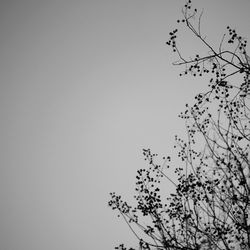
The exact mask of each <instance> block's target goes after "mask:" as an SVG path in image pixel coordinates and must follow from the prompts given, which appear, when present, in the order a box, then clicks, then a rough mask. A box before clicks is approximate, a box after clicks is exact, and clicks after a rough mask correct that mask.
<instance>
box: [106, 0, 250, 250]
mask: <svg viewBox="0 0 250 250" xmlns="http://www.w3.org/2000/svg"><path fill="white" fill-rule="evenodd" d="M182 14H183V17H182V19H181V20H178V21H177V22H178V23H179V25H184V27H186V28H187V29H188V30H189V31H191V33H192V34H193V35H194V36H195V38H196V39H198V41H200V42H201V44H203V45H204V46H205V48H206V51H207V52H206V54H205V55H198V54H197V55H195V56H194V57H192V58H189V59H186V58H184V57H183V56H182V53H181V50H180V48H179V47H178V44H177V33H178V29H174V30H173V31H172V32H170V39H169V41H167V44H168V45H169V46H171V48H172V49H173V52H174V53H176V54H177V56H178V61H177V62H175V63H174V64H175V65H183V66H184V67H185V69H184V71H183V72H182V73H181V75H187V74H191V75H192V76H194V77H195V76H201V77H204V75H208V76H211V78H210V81H209V84H208V90H207V91H206V92H204V93H200V94H198V95H197V96H196V97H195V103H194V104H193V105H192V106H190V105H188V104H187V105H186V110H185V111H184V112H183V113H181V114H180V117H181V118H182V119H183V120H184V121H185V124H186V128H187V139H186V140H183V139H181V138H179V137H178V136H176V146H175V147H177V149H178V157H179V158H180V159H181V161H182V162H183V166H182V167H175V173H176V175H177V181H176V182H174V181H173V180H172V179H170V178H169V176H168V175H167V168H168V167H169V164H170V163H171V159H170V157H166V158H164V164H156V163H155V157H156V156H157V155H155V154H152V153H151V151H150V150H149V149H144V150H143V154H144V156H145V159H146V160H147V161H148V163H149V167H148V168H147V169H141V170H138V172H137V176H136V178H137V182H136V195H135V198H136V202H137V206H135V207H132V206H130V205H128V203H127V202H126V201H123V200H122V198H121V196H119V195H116V194H115V193H111V199H110V201H109V206H111V207H112V209H115V210H118V211H119V214H120V215H121V216H122V217H123V218H124V219H125V221H126V223H127V224H128V225H129V227H130V229H131V230H132V232H133V233H134V234H135V236H136V237H137V238H138V242H139V248H140V249H157V250H160V249H162V250H163V249H165V250H167V249H176V250H177V249H180V250H181V249H183V250H184V249H185V250H200V249H228V250H231V249H250V217H249V216H250V155H249V147H250V143H249V141H250V107H249V97H250V79H249V74H250V58H249V57H248V55H247V53H246V45H247V41H246V39H244V38H243V37H242V36H240V35H238V34H237V32H236V31H235V30H234V29H232V28H230V27H227V33H228V34H227V35H223V37H222V40H221V42H220V45H219V47H218V48H214V47H212V46H211V45H210V44H209V43H208V42H207V39H206V38H205V37H204V36H203V35H202V34H201V16H202V12H201V13H199V12H198V11H197V9H194V8H193V7H192V3H191V1H190V0H189V1H188V2H186V4H185V6H184V8H183V9H182ZM163 179H165V180H167V181H169V182H170V183H171V184H172V185H174V187H175V192H174V193H172V194H170V196H169V197H167V198H165V197H164V199H163V198H162V197H161V192H160V184H161V182H162V180H163ZM144 222H146V225H145V224H144ZM136 227H137V229H139V230H137V229H136ZM140 232H141V233H140ZM115 249H121V250H125V249H127V248H126V247H125V246H124V245H123V244H121V245H120V246H118V247H116V248H115ZM129 249H130V250H133V248H129Z"/></svg>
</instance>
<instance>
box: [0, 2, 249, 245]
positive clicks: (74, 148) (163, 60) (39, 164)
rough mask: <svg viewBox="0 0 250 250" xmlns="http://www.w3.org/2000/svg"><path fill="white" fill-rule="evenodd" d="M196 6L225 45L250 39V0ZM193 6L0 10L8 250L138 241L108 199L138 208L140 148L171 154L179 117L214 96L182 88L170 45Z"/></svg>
mask: <svg viewBox="0 0 250 250" xmlns="http://www.w3.org/2000/svg"><path fill="white" fill-rule="evenodd" d="M193 2H194V4H196V3H197V7H199V8H200V7H201V8H202V7H204V11H205V12H204V17H203V21H204V28H203V30H204V31H205V32H206V33H207V34H208V38H209V39H211V41H212V42H214V43H215V44H219V41H220V38H221V36H222V34H223V32H224V31H225V30H226V29H225V28H226V26H227V25H232V27H235V28H237V30H239V32H240V33H242V35H243V36H245V37H249V35H250V34H249V21H250V15H249V12H250V1H248V0H240V1H233V0H220V1H216V0H211V1H205V0H200V1H193ZM183 3H184V1H179V0H178V1H177V0H158V1H152V0H151V1H148V0H135V1H129V0H127V1H125V0H123V1H122V0H100V1H97V0H89V1H84V0H82V1H76V0H70V1H66V0H44V1H38V0H19V1H15V0H5V1H4V0H2V1H1V3H0V34H1V35H0V116H1V124H0V138H1V141H0V147H1V150H0V156H1V157H0V171H1V172H0V200H1V205H0V249H4V250H15V249H16V250H59V249H60V250H80V249H81V250H83V249H105V250H108V249H113V247H114V246H116V245H117V244H118V243H120V242H125V243H130V242H131V244H132V245H133V243H135V242H136V240H135V239H134V238H133V235H132V233H131V232H130V231H129V229H128V228H127V226H126V225H125V224H124V223H123V222H122V221H121V220H118V219H117V218H116V216H115V213H113V212H112V211H111V210H110V208H108V207H107V202H108V200H109V192H111V191H117V192H118V193H121V194H122V195H123V196H124V197H125V198H126V199H128V200H131V199H132V196H133V190H134V187H135V186H134V183H135V174H136V170H137V169H139V168H142V167H146V166H147V165H146V164H145V162H144V161H143V157H142V154H141V150H142V148H144V147H145V148H148V147H150V148H151V149H152V150H153V151H154V152H158V153H159V154H160V155H163V154H168V153H171V154H172V153H173V151H172V148H173V147H172V146H173V144H174V140H173V138H174V134H180V133H183V128H184V126H183V123H182V121H181V120H179V119H178V118H177V115H178V113H179V112H180V111H182V110H183V108H184V105H185V103H186V102H190V101H191V100H192V99H193V96H194V95H195V94H197V93H198V92H200V91H202V90H203V89H204V87H205V86H206V82H204V81H202V79H199V80H194V79H192V78H186V79H185V78H179V76H178V73H179V71H180V70H181V69H180V68H179V69H178V68H175V67H173V66H172V65H171V62H172V61H174V59H175V56H174V55H173V54H172V53H171V50H170V48H168V47H167V46H166V45H165V42H166V41H167V40H168V33H169V31H171V30H172V29H173V28H175V27H176V20H177V19H178V18H179V16H180V8H181V6H182V5H183ZM190 39H191V38H188V37H187V38H186V39H185V40H184V39H183V40H181V42H182V43H181V46H182V47H183V48H184V50H185V51H186V52H189V53H190V51H191V50H192V49H194V48H196V44H195V43H194V42H193V40H190ZM204 52H206V51H204ZM188 55H189V54H188Z"/></svg>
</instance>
